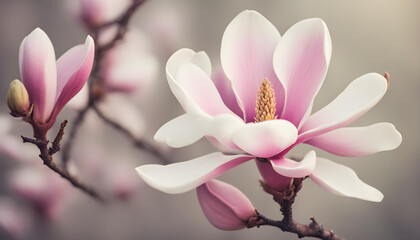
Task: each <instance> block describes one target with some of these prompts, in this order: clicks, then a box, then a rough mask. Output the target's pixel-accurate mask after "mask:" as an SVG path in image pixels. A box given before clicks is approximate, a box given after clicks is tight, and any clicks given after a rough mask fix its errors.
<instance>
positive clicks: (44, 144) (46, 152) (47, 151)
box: [21, 121, 105, 202]
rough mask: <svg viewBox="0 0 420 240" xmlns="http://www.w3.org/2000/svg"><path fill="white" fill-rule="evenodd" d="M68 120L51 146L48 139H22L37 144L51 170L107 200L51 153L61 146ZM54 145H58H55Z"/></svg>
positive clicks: (85, 191) (85, 190) (91, 193)
mask: <svg viewBox="0 0 420 240" xmlns="http://www.w3.org/2000/svg"><path fill="white" fill-rule="evenodd" d="M66 123H67V121H64V122H63V123H62V124H61V128H60V131H59V132H58V133H57V137H56V138H55V140H54V142H53V146H52V147H51V148H48V143H49V141H48V140H46V139H41V138H36V139H35V138H28V137H24V136H21V137H22V140H23V142H24V143H27V142H28V143H32V144H35V145H36V146H37V147H38V149H39V151H40V154H39V157H40V158H41V159H42V160H43V162H44V165H46V166H47V167H49V168H50V169H51V170H53V171H54V172H56V173H57V174H59V175H60V176H61V177H62V178H64V179H66V180H67V181H69V182H70V183H71V184H72V185H73V186H74V187H76V188H78V189H80V190H81V191H83V192H84V193H86V194H88V195H89V196H91V197H93V198H94V199H96V200H98V201H100V202H105V198H103V197H102V196H101V195H100V194H99V193H97V192H96V191H95V190H94V189H93V188H92V187H90V186H87V185H85V184H83V183H82V182H81V181H80V180H78V179H77V178H76V177H75V176H73V175H71V174H70V173H69V172H68V171H67V170H66V169H64V168H61V167H59V166H58V165H57V164H55V162H54V161H53V157H52V154H51V153H55V152H54V151H55V149H56V148H58V149H59V146H60V140H61V138H62V136H63V134H64V127H65V125H66ZM54 145H55V146H56V147H54Z"/></svg>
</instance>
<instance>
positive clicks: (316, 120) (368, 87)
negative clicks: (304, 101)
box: [299, 73, 388, 141]
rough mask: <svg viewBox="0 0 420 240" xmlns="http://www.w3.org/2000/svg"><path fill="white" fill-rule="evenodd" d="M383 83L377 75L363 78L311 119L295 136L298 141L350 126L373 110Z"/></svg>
mask: <svg viewBox="0 0 420 240" xmlns="http://www.w3.org/2000/svg"><path fill="white" fill-rule="evenodd" d="M387 86H388V84H387V80H386V79H385V78H384V77H383V76H381V75H379V74H377V73H368V74H365V75H363V76H361V77H359V78H357V79H356V80H354V81H353V82H352V83H350V84H349V85H348V86H347V88H346V89H344V91H343V92H342V93H341V94H340V95H338V96H337V97H336V98H335V99H334V100H333V101H332V102H331V103H330V104H328V105H327V106H325V107H324V108H322V109H321V110H319V111H318V112H316V113H314V114H313V115H311V116H310V117H309V118H308V119H307V120H306V122H305V123H304V124H303V126H302V128H301V129H300V131H299V132H302V133H303V134H301V135H300V136H299V141H306V140H307V139H309V138H311V137H314V136H317V135H320V134H322V133H325V132H328V131H331V130H334V129H336V128H339V127H343V126H345V125H348V124H350V123H351V122H353V121H354V120H356V119H357V118H359V117H360V116H362V115H363V114H364V113H366V112H367V111H369V109H371V108H372V107H373V106H375V105H376V104H377V103H378V102H379V100H380V99H381V98H382V96H383V95H384V94H385V92H386V90H387Z"/></svg>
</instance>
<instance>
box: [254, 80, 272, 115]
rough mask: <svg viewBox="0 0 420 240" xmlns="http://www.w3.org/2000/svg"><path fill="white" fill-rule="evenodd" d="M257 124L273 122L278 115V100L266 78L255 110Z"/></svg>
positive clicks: (259, 92) (260, 89)
mask: <svg viewBox="0 0 420 240" xmlns="http://www.w3.org/2000/svg"><path fill="white" fill-rule="evenodd" d="M255 111H256V115H255V118H254V119H255V122H262V121H266V120H273V119H276V118H277V115H276V98H275V96H274V90H273V87H272V84H271V82H270V81H269V80H268V79H267V78H265V79H264V80H262V82H261V86H260V88H259V90H258V95H257V107H256V108H255Z"/></svg>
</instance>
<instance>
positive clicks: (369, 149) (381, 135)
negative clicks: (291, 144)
mask: <svg viewBox="0 0 420 240" xmlns="http://www.w3.org/2000/svg"><path fill="white" fill-rule="evenodd" d="M401 141H402V137H401V134H400V133H399V132H398V131H397V130H396V129H395V127H394V125H392V124H390V123H377V124H373V125H370V126H367V127H352V128H339V129H336V130H333V131H331V132H328V133H324V134H322V135H320V136H317V137H314V138H311V139H309V140H308V141H307V142H305V143H307V144H310V145H312V146H315V147H318V148H320V149H322V150H325V151H327V152H329V153H332V154H335V155H339V156H346V157H357V156H365V155H369V154H373V153H377V152H382V151H389V150H393V149H395V148H397V147H398V146H399V145H400V144H401Z"/></svg>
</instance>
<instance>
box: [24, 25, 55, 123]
mask: <svg viewBox="0 0 420 240" xmlns="http://www.w3.org/2000/svg"><path fill="white" fill-rule="evenodd" d="M19 68H20V74H21V76H22V81H23V84H24V85H25V87H26V90H27V91H28V94H29V100H30V102H31V104H33V106H34V109H33V119H34V120H35V121H36V122H38V123H46V122H47V121H48V120H49V119H50V116H51V113H52V110H53V108H54V103H55V96H56V88H57V70H56V63H55V52H54V47H53V45H52V43H51V40H50V39H49V38H48V36H47V34H46V33H45V32H44V31H42V30H41V29H40V28H36V29H35V30H33V31H32V32H31V33H30V34H29V35H28V36H27V37H25V38H24V39H23V41H22V43H21V44H20V49H19Z"/></svg>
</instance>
